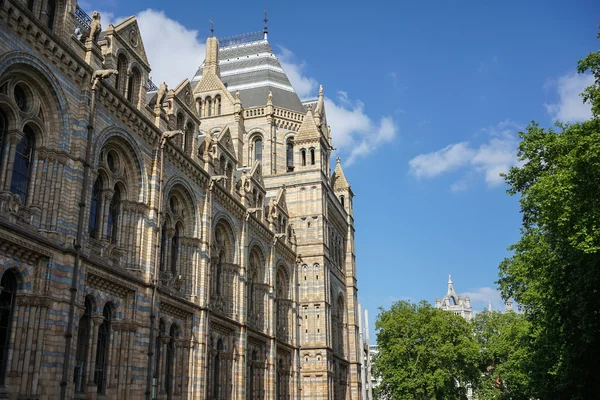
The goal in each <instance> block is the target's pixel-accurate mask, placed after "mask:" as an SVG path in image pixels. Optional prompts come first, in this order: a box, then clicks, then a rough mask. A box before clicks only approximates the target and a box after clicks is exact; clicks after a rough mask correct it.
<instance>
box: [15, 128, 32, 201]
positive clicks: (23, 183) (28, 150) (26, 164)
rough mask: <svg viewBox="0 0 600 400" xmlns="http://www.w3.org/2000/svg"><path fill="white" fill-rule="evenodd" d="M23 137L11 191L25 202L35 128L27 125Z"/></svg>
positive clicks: (18, 148) (17, 153) (18, 145)
mask: <svg viewBox="0 0 600 400" xmlns="http://www.w3.org/2000/svg"><path fill="white" fill-rule="evenodd" d="M23 133H24V135H23V137H22V138H21V141H20V142H19V144H17V149H16V153H15V163H14V168H13V174H12V182H11V185H10V191H11V192H13V193H15V194H17V195H19V198H20V199H21V203H23V204H25V199H26V198H27V188H28V187H29V177H30V176H31V167H32V164H33V163H32V161H33V148H34V143H35V141H34V140H35V139H34V134H33V130H32V129H31V128H30V127H29V126H26V127H25V129H23Z"/></svg>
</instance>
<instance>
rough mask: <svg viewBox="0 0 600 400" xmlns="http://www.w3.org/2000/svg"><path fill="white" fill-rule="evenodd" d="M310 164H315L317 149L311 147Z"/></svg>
mask: <svg viewBox="0 0 600 400" xmlns="http://www.w3.org/2000/svg"><path fill="white" fill-rule="evenodd" d="M310 165H315V149H310Z"/></svg>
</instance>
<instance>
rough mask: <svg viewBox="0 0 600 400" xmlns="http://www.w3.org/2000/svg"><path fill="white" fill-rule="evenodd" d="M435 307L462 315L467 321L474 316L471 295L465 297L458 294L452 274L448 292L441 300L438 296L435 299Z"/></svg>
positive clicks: (449, 277)
mask: <svg viewBox="0 0 600 400" xmlns="http://www.w3.org/2000/svg"><path fill="white" fill-rule="evenodd" d="M435 308H440V309H442V310H445V311H451V312H453V313H454V314H456V315H460V316H461V317H463V318H464V319H466V320H467V321H470V320H471V318H473V309H472V308H471V299H470V298H469V296H467V297H465V298H464V299H463V298H462V296H460V295H457V294H456V292H455V291H454V283H453V282H452V276H450V275H448V292H447V293H446V295H445V296H444V298H443V299H442V301H440V299H439V298H438V297H436V299H435Z"/></svg>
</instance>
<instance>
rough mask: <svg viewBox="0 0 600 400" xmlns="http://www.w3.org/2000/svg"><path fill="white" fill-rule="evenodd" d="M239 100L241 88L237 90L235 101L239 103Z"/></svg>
mask: <svg viewBox="0 0 600 400" xmlns="http://www.w3.org/2000/svg"><path fill="white" fill-rule="evenodd" d="M239 101H240V91H239V90H236V91H235V102H236V103H237V102H239Z"/></svg>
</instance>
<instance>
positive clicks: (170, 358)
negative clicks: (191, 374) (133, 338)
mask: <svg viewBox="0 0 600 400" xmlns="http://www.w3.org/2000/svg"><path fill="white" fill-rule="evenodd" d="M169 336H170V337H171V339H170V340H169V343H168V344H167V354H166V355H165V356H166V357H167V363H166V371H165V388H166V390H167V396H168V398H171V395H172V394H173V362H174V358H175V338H176V337H177V326H175V325H171V331H170V332H169Z"/></svg>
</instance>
